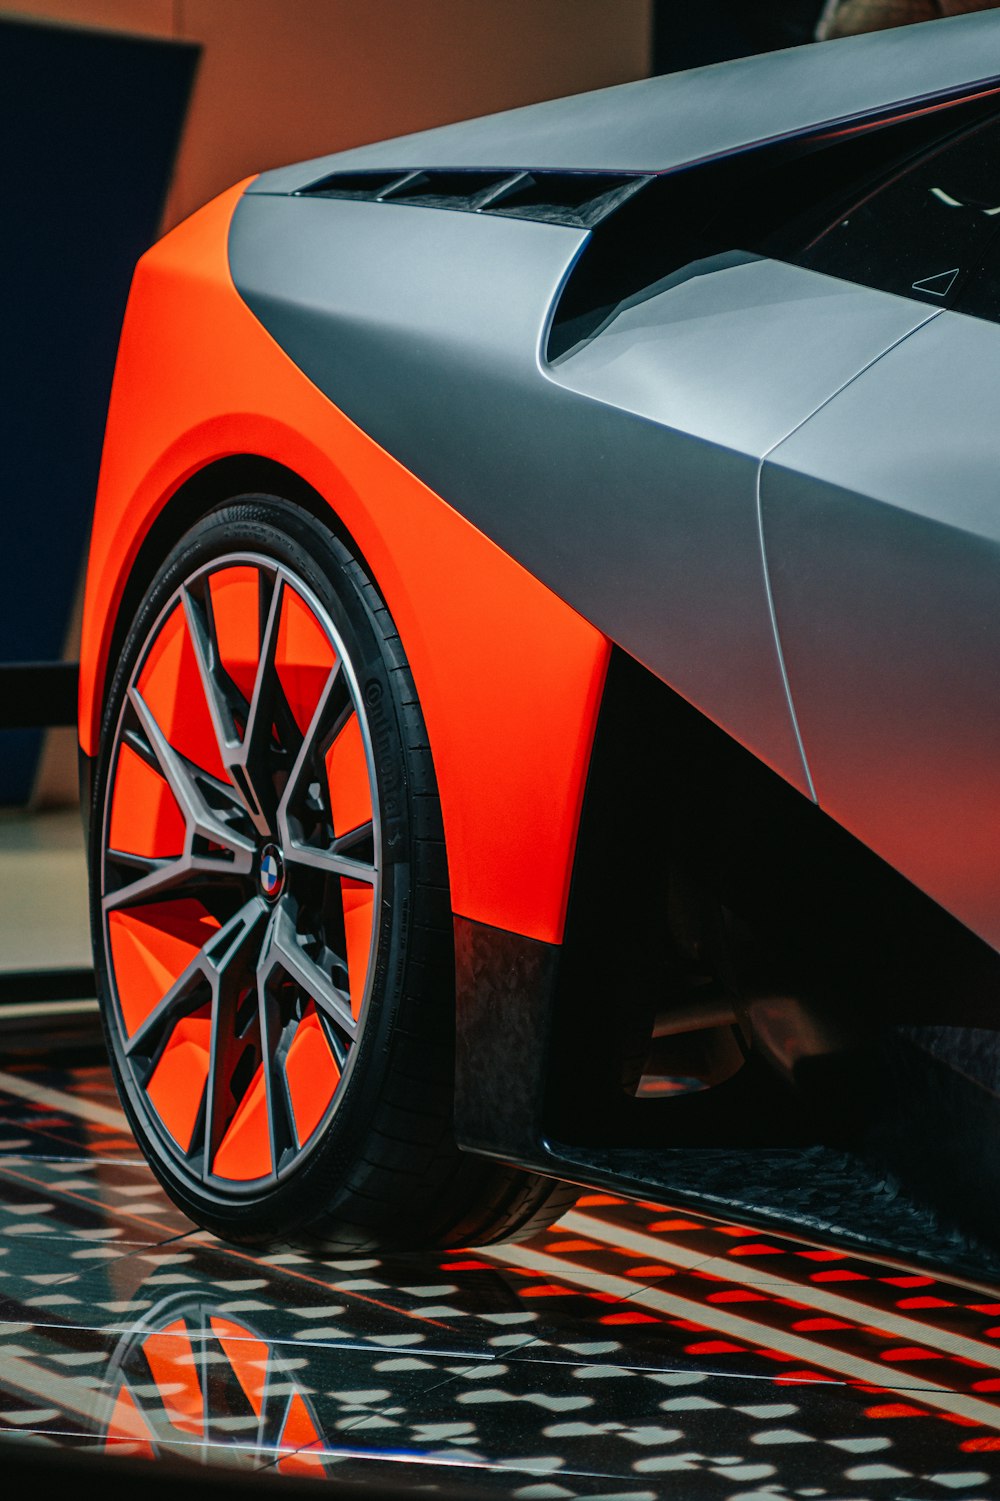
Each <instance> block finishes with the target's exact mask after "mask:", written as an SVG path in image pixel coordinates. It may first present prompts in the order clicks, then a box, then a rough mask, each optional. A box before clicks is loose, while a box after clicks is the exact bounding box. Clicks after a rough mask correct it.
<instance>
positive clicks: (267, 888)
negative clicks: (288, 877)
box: [257, 844, 285, 902]
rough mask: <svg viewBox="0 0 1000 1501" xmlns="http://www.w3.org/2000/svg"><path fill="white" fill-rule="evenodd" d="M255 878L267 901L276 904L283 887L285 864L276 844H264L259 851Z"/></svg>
mask: <svg viewBox="0 0 1000 1501" xmlns="http://www.w3.org/2000/svg"><path fill="white" fill-rule="evenodd" d="M257 876H258V880H259V881H260V889H261V891H262V892H263V894H264V896H265V898H266V899H267V901H269V902H276V901H277V900H278V897H279V896H280V895H281V893H282V891H283V890H284V885H285V862H284V860H283V859H282V855H281V851H280V849H279V848H278V846H277V845H276V844H265V846H264V848H263V849H262V850H261V852H260V865H259V867H258V871H257Z"/></svg>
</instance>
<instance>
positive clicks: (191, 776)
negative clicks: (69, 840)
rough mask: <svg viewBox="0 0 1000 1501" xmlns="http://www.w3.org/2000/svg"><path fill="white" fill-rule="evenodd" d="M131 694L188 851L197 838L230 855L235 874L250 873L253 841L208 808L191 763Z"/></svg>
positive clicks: (137, 696) (146, 707)
mask: <svg viewBox="0 0 1000 1501" xmlns="http://www.w3.org/2000/svg"><path fill="white" fill-rule="evenodd" d="M128 694H129V700H130V702H131V704H132V707H133V708H134V709H135V712H136V716H137V718H138V720H139V723H140V725H141V727H142V731H143V734H144V735H145V736H146V739H147V741H148V743H149V746H150V748H151V750H152V752H153V755H154V756H155V757H156V761H157V763H158V765H159V769H160V771H161V773H162V775H163V777H164V778H165V780H166V782H167V785H168V786H169V788H170V790H171V792H172V793H173V795H174V797H175V798H176V800H177V804H178V806H179V808H180V810H181V813H182V814H183V816H184V821H185V823H186V824H187V845H188V848H189V849H190V848H191V844H192V840H193V838H194V837H195V836H200V837H201V838H202V839H205V840H207V841H208V842H209V843H210V844H218V845H221V846H222V847H223V848H224V849H227V850H229V851H230V852H231V854H232V856H233V869H234V871H236V872H238V873H240V874H248V873H249V871H250V869H251V866H252V862H253V854H254V843H253V840H251V839H248V838H247V837H246V836H245V835H243V834H240V833H239V832H238V830H236V829H234V828H233V827H232V826H231V825H230V824H228V823H226V822H225V820H224V819H222V818H220V817H219V815H218V814H217V813H216V812H215V810H214V809H212V808H210V807H209V805H208V803H207V802H206V800H205V796H204V794H203V793H202V791H201V788H200V787H199V786H198V781H197V777H196V775H195V773H194V771H193V769H192V768H191V765H190V763H189V762H188V761H186V760H185V759H184V757H183V756H181V755H178V753H177V751H175V750H174V748H173V746H172V745H171V744H170V742H169V741H168V740H167V738H166V736H165V735H164V733H163V731H162V730H161V729H160V726H159V725H158V724H157V722H156V720H155V718H154V717H153V714H152V712H151V710H150V708H149V705H148V704H147V703H146V701H145V699H144V698H143V696H142V694H141V693H140V692H139V690H138V688H136V687H134V686H133V687H131V688H129V690H128Z"/></svg>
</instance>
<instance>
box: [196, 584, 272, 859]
mask: <svg viewBox="0 0 1000 1501" xmlns="http://www.w3.org/2000/svg"><path fill="white" fill-rule="evenodd" d="M283 593H284V580H283V578H282V575H281V574H280V573H279V574H278V575H277V576H276V577H275V580H274V585H273V587H272V589H271V597H270V602H269V606H268V611H267V619H266V622H265V625H264V631H263V635H262V638H261V645H260V656H259V658H258V662H257V673H256V677H255V679H254V685H253V692H252V694H251V697H250V702H249V706H248V710H247V719H246V725H245V727H244V730H243V734H242V737H241V736H240V734H239V733H238V730H237V727H236V723H235V721H234V718H233V714H232V710H231V707H230V704H229V702H228V701H227V698H226V694H225V692H224V690H223V689H222V687H221V685H220V683H219V680H218V677H217V674H216V671H215V666H216V661H217V656H218V652H217V648H216V646H215V644H214V642H213V638H212V633H211V630H210V627H209V624H208V621H207V619H206V618H205V617H206V613H207V611H208V609H209V608H210V606H209V603H208V600H209V596H208V592H207V590H206V593H205V597H204V600H203V601H198V600H197V599H196V598H195V595H194V594H193V592H192V590H191V589H190V587H185V588H184V589H183V590H182V593H181V598H182V600H183V603H184V612H185V616H186V618H187V624H188V630H189V633H190V636H191V640H192V642H193V645H194V652H195V657H196V659H197V662H198V670H199V672H200V673H201V681H202V687H203V688H204V690H205V697H206V699H207V700H208V707H209V712H210V713H211V716H212V725H213V727H214V729H215V736H216V739H217V741H218V745H219V754H220V755H221V757H222V763H223V765H224V766H225V768H226V771H227V773H228V774H229V776H230V778H231V780H232V783H233V786H234V787H235V788H236V790H237V792H238V793H239V797H240V801H241V802H242V804H243V806H244V808H245V809H246V811H247V813H248V814H249V815H250V819H251V821H252V823H253V825H254V827H255V829H256V830H257V832H258V833H259V834H264V835H267V834H268V833H270V831H271V827H272V820H273V815H274V801H275V797H274V788H273V783H272V781H271V778H270V776H269V774H268V765H267V761H268V751H269V749H270V743H271V731H272V725H273V719H274V713H273V710H274V693H275V672H274V655H275V650H276V647H277V641H278V626H279V623H280V620H281V601H282V596H283Z"/></svg>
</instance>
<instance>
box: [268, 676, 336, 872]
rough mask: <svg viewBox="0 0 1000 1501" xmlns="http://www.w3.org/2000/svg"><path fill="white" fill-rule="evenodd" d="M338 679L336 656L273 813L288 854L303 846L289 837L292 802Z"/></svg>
mask: <svg viewBox="0 0 1000 1501" xmlns="http://www.w3.org/2000/svg"><path fill="white" fill-rule="evenodd" d="M339 678H340V655H339V653H338V656H337V660H336V662H335V663H334V665H333V667H331V669H330V676H329V677H328V678H327V680H326V682H325V683H324V685H323V691H322V693H321V694H320V696H319V700H318V702H317V704H316V708H315V710H314V712H313V717H312V719H311V720H310V721H309V726H308V728H307V730H306V732H305V734H304V735H303V737H302V744H301V745H300V746H299V749H298V754H297V755H296V757H295V760H294V761H293V763H292V769H291V771H290V772H289V773H288V781H287V782H286V783H285V788H284V791H283V792H282V794H281V797H280V799H279V801H278V807H277V813H276V823H277V830H278V838H279V839H280V840H281V843H282V847H283V848H285V849H286V850H288V851H291V850H292V848H293V846H294V847H295V848H296V849H300V848H303V846H301V845H296V843H295V840H294V838H293V836H292V832H291V827H290V817H291V814H290V808H291V804H292V799H293V798H294V797H295V796H296V794H297V793H298V791H299V789H300V787H301V783H302V778H303V775H304V773H305V772H306V771H307V770H308V769H309V768H310V767H311V763H312V759H313V756H314V753H315V751H316V749H317V745H318V742H319V738H320V733H321V730H322V727H323V722H324V720H325V719H326V716H327V712H328V709H329V706H330V702H331V699H332V697H333V691H334V688H335V687H336V686H337V683H338V681H339Z"/></svg>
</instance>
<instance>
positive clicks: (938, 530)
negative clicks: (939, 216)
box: [761, 312, 1000, 947]
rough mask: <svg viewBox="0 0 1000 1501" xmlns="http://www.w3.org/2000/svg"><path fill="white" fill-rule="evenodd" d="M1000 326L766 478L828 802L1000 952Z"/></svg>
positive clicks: (778, 576)
mask: <svg viewBox="0 0 1000 1501" xmlns="http://www.w3.org/2000/svg"><path fill="white" fill-rule="evenodd" d="M998 388H1000V331H998V330H997V328H996V327H995V326H994V325H992V324H991V323H988V322H986V321H984V320H981V319H978V318H972V317H967V316H965V315H962V314H958V313H952V312H945V313H942V314H941V315H940V316H939V317H937V318H935V319H934V320H933V321H931V322H930V323H929V324H927V326H925V327H924V328H921V329H919V330H918V331H917V332H915V333H914V334H913V335H912V336H911V337H909V338H907V339H905V340H904V341H903V342H902V343H900V344H898V345H896V346H895V347H894V348H893V349H892V350H890V351H889V352H888V353H887V354H885V355H884V356H883V357H882V358H881V359H880V360H879V361H878V362H877V363H876V364H875V365H874V366H873V367H872V368H871V369H869V370H868V371H866V372H865V373H864V374H863V375H861V376H859V377H858V379H856V380H855V381H853V382H852V383H851V384H850V385H849V386H847V387H846V389H845V390H843V391H842V392H840V394H839V395H837V396H836V397H834V398H833V399H832V400H831V401H830V402H829V403H828V404H827V405H826V406H825V407H823V408H822V409H821V410H820V411H819V412H817V413H816V414H815V415H814V416H813V417H811V418H810V419H809V421H808V422H806V423H805V424H804V425H803V426H802V427H801V428H800V429H799V430H798V431H797V432H796V433H794V434H793V435H791V436H790V437H789V438H788V439H786V440H785V441H784V442H783V443H782V444H780V445H779V446H778V448H777V449H776V450H775V451H774V452H773V453H772V454H771V455H770V456H769V457H768V459H767V461H766V463H765V464H764V467H763V471H762V477H761V508H762V526H763V536H764V540H765V547H766V555H767V561H768V570H769V576H770V584H771V590H772V595H773V600H774V607H775V616H776V622H777V629H778V634H779V638H780V642H781V646H782V650H783V654H784V661H785V665H786V670H787V675H788V681H789V686H790V691H791V696H792V701H793V704H794V708H795V712H796V715H797V718H798V724H799V728H800V731H801V735H802V740H803V744H804V748H805V754H806V758H807V761H808V764H809V767H810V770H811V773H812V777H813V781H814V784H815V787H816V792H817V796H818V799H819V802H820V804H821V806H823V807H824V808H825V809H826V810H827V811H828V812H829V813H830V814H831V815H832V816H833V817H834V818H836V819H837V820H838V821H839V822H841V823H842V824H844V825H845V826H846V827H847V828H848V829H850V830H851V831H852V832H853V833H855V834H857V835H858V836H859V838H861V839H862V840H864V841H865V843H867V844H869V845H870V846H871V847H872V848H873V849H874V850H876V851H877V852H878V853H879V854H881V855H882V856H883V857H884V858H885V859H886V860H887V861H889V862H890V863H891V864H892V865H894V866H895V867H896V868H897V869H898V870H900V871H901V872H902V873H903V874H904V875H905V876H907V877H908V878H909V879H910V880H912V881H913V882H914V883H915V884H916V885H918V886H919V887H921V888H922V889H923V890H924V891H926V892H928V893H929V895H931V896H932V897H934V898H935V899H936V900H937V901H939V902H940V903H941V904H942V905H943V906H944V907H946V908H947V909H948V910H949V911H951V912H953V913H954V914H955V915H956V916H957V917H959V918H960V919H961V920H962V921H963V922H965V923H967V924H968V925H969V926H970V927H971V928H972V929H974V931H976V932H977V933H979V934H980V935H981V936H982V937H983V938H985V939H986V940H987V941H988V942H990V943H992V944H994V945H995V946H997V947H1000V776H998V756H1000V425H998V421H997V408H996V392H997V390H998Z"/></svg>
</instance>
